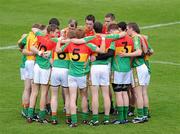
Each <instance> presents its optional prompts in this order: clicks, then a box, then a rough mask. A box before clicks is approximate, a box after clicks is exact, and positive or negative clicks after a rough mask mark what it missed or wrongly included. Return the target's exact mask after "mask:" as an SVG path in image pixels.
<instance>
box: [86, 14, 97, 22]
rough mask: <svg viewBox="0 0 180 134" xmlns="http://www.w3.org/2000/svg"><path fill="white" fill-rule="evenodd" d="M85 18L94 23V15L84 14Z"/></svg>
mask: <svg viewBox="0 0 180 134" xmlns="http://www.w3.org/2000/svg"><path fill="white" fill-rule="evenodd" d="M85 20H89V21H93V23H94V22H95V17H94V15H92V14H90V15H88V16H86V18H85Z"/></svg>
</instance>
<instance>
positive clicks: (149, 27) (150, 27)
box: [140, 21, 180, 29]
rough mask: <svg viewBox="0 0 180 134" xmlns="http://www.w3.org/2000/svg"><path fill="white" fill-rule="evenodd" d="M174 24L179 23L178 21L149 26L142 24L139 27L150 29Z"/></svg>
mask: <svg viewBox="0 0 180 134" xmlns="http://www.w3.org/2000/svg"><path fill="white" fill-rule="evenodd" d="M176 24H180V21H176V22H170V23H164V24H155V25H150V26H142V27H140V29H152V28H159V27H165V26H171V25H176Z"/></svg>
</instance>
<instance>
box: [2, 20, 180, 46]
mask: <svg viewBox="0 0 180 134" xmlns="http://www.w3.org/2000/svg"><path fill="white" fill-rule="evenodd" d="M176 24H180V21H176V22H169V23H164V24H163V23H162V24H155V25H150V26H142V27H140V29H152V28H159V27H165V26H171V25H176ZM16 48H17V46H15V45H12V46H6V47H0V50H6V49H16Z"/></svg>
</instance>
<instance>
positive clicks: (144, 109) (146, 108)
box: [143, 107, 148, 116]
mask: <svg viewBox="0 0 180 134" xmlns="http://www.w3.org/2000/svg"><path fill="white" fill-rule="evenodd" d="M143 112H144V116H148V107H144V108H143Z"/></svg>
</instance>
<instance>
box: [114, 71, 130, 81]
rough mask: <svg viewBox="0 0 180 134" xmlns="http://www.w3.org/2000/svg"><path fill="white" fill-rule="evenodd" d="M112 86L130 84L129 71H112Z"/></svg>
mask: <svg viewBox="0 0 180 134" xmlns="http://www.w3.org/2000/svg"><path fill="white" fill-rule="evenodd" d="M113 83H114V84H131V71H129V72H117V71H114V82H113Z"/></svg>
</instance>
